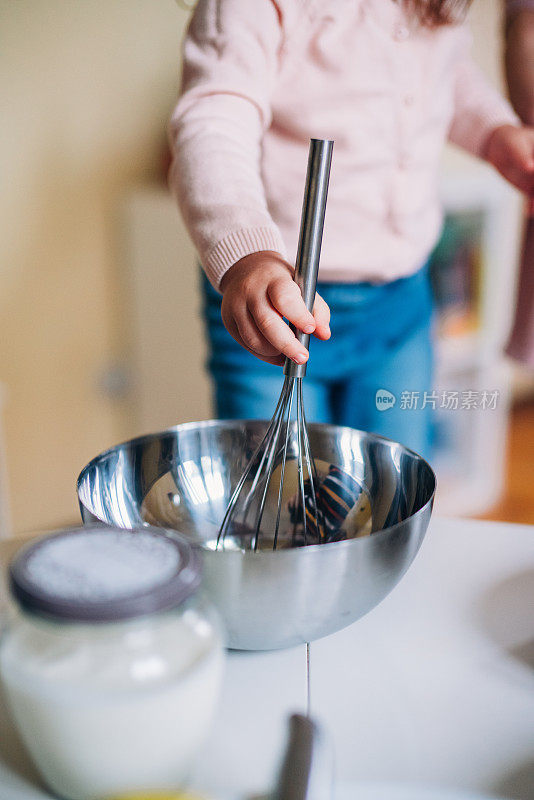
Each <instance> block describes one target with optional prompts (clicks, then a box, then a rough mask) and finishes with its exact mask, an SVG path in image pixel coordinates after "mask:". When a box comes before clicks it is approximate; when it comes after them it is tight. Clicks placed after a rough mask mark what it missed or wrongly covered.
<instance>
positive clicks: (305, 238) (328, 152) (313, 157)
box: [284, 139, 334, 378]
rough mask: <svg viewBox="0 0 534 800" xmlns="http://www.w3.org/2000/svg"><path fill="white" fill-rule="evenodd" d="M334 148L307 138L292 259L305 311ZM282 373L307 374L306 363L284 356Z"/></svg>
mask: <svg viewBox="0 0 534 800" xmlns="http://www.w3.org/2000/svg"><path fill="white" fill-rule="evenodd" d="M333 149H334V142H333V141H332V140H331V139H311V140H310V151H309V156H308V172H307V175H306V187H305V189H304V202H303V205H302V216H301V221H300V236H299V246H298V251H297V260H296V263H295V281H296V283H297V284H298V286H299V287H300V291H301V292H302V298H303V300H304V302H305V304H306V308H307V309H308V311H311V310H312V309H313V303H314V300H315V288H316V285H317V273H318V272H319V261H320V257H321V244H322V240H323V228H324V216H325V211H326V198H327V195H328V181H329V179H330V165H331V163H332V151H333ZM293 330H294V332H295V335H296V337H297V339H298V340H299V342H300V343H301V344H303V345H304V347H306V348H308V347H309V342H310V334H309V333H303V332H302V331H299V330H295V328H293ZM284 374H285V375H288V376H289V377H290V378H303V377H304V375H305V374H306V364H295V362H294V361H292V360H291V359H290V358H286V361H285V365H284Z"/></svg>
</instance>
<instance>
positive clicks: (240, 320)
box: [234, 306, 280, 358]
mask: <svg viewBox="0 0 534 800" xmlns="http://www.w3.org/2000/svg"><path fill="white" fill-rule="evenodd" d="M234 323H235V326H236V328H237V330H238V333H239V335H240V337H241V339H242V341H243V342H244V343H245V345H246V347H247V349H248V350H250V351H251V352H252V353H254V355H257V356H261V357H264V356H265V357H266V358H274V357H275V356H279V355H280V350H278V349H277V348H276V347H275V346H274V345H272V344H271V343H270V342H269V341H268V340H267V339H266V338H265V336H264V335H263V334H262V332H261V331H260V330H259V328H258V326H257V325H256V323H255V322H254V318H253V317H252V314H251V313H250V311H249V310H248V309H247V308H246V306H245V308H244V310H243V311H242V312H241V313H239V314H236V315H235V317H234Z"/></svg>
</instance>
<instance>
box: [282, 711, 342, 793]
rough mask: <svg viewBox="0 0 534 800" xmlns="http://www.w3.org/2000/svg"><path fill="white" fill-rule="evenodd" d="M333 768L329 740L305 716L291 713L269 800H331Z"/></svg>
mask: <svg viewBox="0 0 534 800" xmlns="http://www.w3.org/2000/svg"><path fill="white" fill-rule="evenodd" d="M333 783H334V767H333V762H332V753H331V749H330V747H329V743H328V742H327V741H325V739H324V736H323V733H322V731H321V729H320V728H319V727H318V726H317V725H316V723H315V722H313V721H312V720H311V719H310V718H309V717H304V716H302V714H293V716H292V717H291V718H290V719H289V737H288V742H287V745H286V750H285V753H284V757H283V760H282V763H281V765H280V771H279V774H278V781H277V784H276V787H275V791H274V794H273V795H272V797H271V800H332V793H333Z"/></svg>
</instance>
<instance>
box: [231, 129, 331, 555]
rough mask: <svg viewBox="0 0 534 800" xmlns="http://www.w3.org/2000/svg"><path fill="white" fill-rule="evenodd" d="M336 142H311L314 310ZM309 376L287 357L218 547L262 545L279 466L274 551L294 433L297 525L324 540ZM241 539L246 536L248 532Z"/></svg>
mask: <svg viewBox="0 0 534 800" xmlns="http://www.w3.org/2000/svg"><path fill="white" fill-rule="evenodd" d="M333 146H334V143H333V141H331V140H325V139H312V140H311V142H310V151H309V157H308V171H307V176H306V187H305V191H304V203H303V207H302V217H301V226H300V237H299V246H298V252H297V259H296V264H295V281H296V283H297V284H298V286H299V288H300V290H301V292H302V297H303V300H304V302H305V304H306V308H307V309H308V310H309V311H312V309H313V303H314V300H315V289H316V285H317V273H318V271H319V260H320V255H321V243H322V237H323V227H324V217H325V210H326V198H327V194H328V181H329V177H330V165H331V161H332V150H333ZM293 330H294V332H295V335H296V337H297V339H298V340H299V342H301V343H302V344H303V345H304V347H306V348H308V347H309V341H310V334H305V333H302V331H298V330H295V329H293ZM305 375H306V364H303V365H298V364H295V363H294V362H293V361H292V360H291V359H290V358H286V361H285V365H284V376H285V377H284V384H283V386H282V392H281V394H280V399H279V400H278V404H277V406H276V409H275V412H274V414H273V417H272V419H271V422H270V424H269V426H268V428H267V432H266V434H265V436H264V437H263V439H262V441H261V442H260V444H259V445H258V447H257V448H256V449H255V451H254V453H253V454H252V457H251V458H250V460H249V462H248V464H247V466H246V468H245V471H244V472H243V474H242V476H241V478H240V480H239V482H238V484H237V486H236V488H235V489H234V491H233V494H232V497H231V499H230V502H229V504H228V507H227V509H226V513H225V515H224V518H223V521H222V524H221V527H220V530H219V535H218V537H217V547H219V545H220V543H221V542H223V544H224V539H225V537H226V536H227V535H228V533H229V532H230V533H231V534H232V536H234V535H235V534H236V533H237V534H238V535H239V534H249V535H250V548H251V549H253V550H257V549H258V545H259V540H260V530H261V523H262V519H263V515H264V511H265V505H266V502H267V497H268V493H269V487H270V484H271V480H272V478H273V472H274V470H275V467H277V466H278V465H279V466H280V484H279V488H278V493H277V494H278V503H277V512H276V518H275V523H274V531H273V550H274V549H276V546H277V543H278V533H279V528H280V515H281V511H282V499H283V489H284V479H285V473H286V461H287V457H288V449H289V445H290V439H291V436H292V435H293V437H294V438H295V439H296V441H295V442H292V447H291V450H292V451H294V450H295V449H296V461H297V476H298V489H297V495H298V497H297V511H296V513H295V514H294V518H295V525H296V524H297V522H298V521H299V519H298V518H299V517H300V522H301V523H302V533H303V543H304V544H308V538H309V537H308V530H309V527H310V524H313V526H314V528H315V531H316V532H317V533H318V535H319V540H322V539H323V537H324V525H323V524H322V523H321V519H322V512H321V509H320V507H319V505H318V503H317V496H316V486H317V471H316V468H315V463H314V460H313V457H312V455H311V451H310V442H309V439H308V431H307V425H306V416H305V413H304V403H303V397H302V379H303V378H304V376H305ZM295 395H296V419H295V422H291V411H292V407H293V399H294V396H295ZM295 445H296V447H295ZM256 464H257V469H256V472H255V474H254V477H253V479H252V483H251V485H250V487H249V488H245V485H246V483H247V480H248V479H249V476H251V474H252V471H253V469H254V467H255V465H256ZM304 466H305V467H306V472H307V480H306V481H305V478H304ZM306 488H308V489H309V491H308V493H306ZM257 492H259V493H260V500H259V504H258V503H257V502H256V504H255V503H254V500H255V498H256V500H257ZM254 504H255V505H256V508H257V510H256V514H255V517H254V519H253V520H252V522H248V519H249V516H250V511H251V508H252V507H253V506H254ZM310 517H311V519H310ZM241 538H244V536H242V537H241Z"/></svg>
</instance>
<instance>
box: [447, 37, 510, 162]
mask: <svg viewBox="0 0 534 800" xmlns="http://www.w3.org/2000/svg"><path fill="white" fill-rule="evenodd" d="M461 36H462V41H461V48H462V51H461V56H460V58H459V60H458V64H457V68H456V77H455V90H454V116H453V119H452V123H451V126H450V128H449V134H448V139H449V141H450V142H452V143H453V144H456V145H458V146H459V147H461V148H463V149H464V150H467V151H468V152H469V153H472V154H473V155H475V156H478V157H479V158H483V157H484V150H485V145H486V142H487V140H488V137H489V135H490V133H491V132H492V131H493V130H495V128H497V127H499V126H500V125H519V124H520V122H519V118H518V117H517V115H516V114H515V113H514V111H513V109H512V106H511V105H510V103H508V101H507V100H505V99H504V97H503V96H502V95H501V94H500V92H498V91H497V89H495V88H494V87H493V86H491V84H490V83H489V82H488V80H487V78H486V77H485V76H484V74H483V73H482V71H481V70H480V69H479V67H478V66H477V65H476V64H475V63H474V61H473V60H472V58H471V54H470V49H471V47H470V45H471V35H470V34H469V32H468V30H467V29H463V30H462V32H461Z"/></svg>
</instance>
